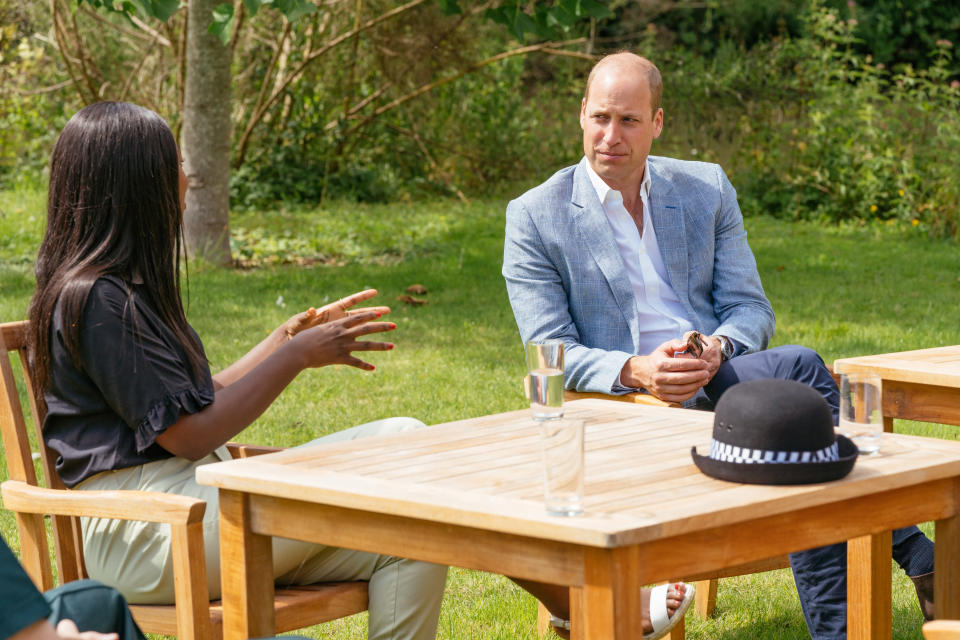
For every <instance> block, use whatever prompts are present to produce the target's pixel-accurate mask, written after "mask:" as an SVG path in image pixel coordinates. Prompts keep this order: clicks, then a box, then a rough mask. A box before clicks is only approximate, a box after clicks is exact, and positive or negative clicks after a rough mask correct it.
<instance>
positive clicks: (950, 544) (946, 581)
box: [933, 489, 960, 620]
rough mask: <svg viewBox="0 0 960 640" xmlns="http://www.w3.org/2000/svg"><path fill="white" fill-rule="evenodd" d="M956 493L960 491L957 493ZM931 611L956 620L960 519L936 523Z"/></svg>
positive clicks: (959, 588) (959, 599)
mask: <svg viewBox="0 0 960 640" xmlns="http://www.w3.org/2000/svg"><path fill="white" fill-rule="evenodd" d="M958 490H960V489H958ZM934 526H935V535H936V541H937V543H936V546H935V547H934V551H933V554H934V566H935V573H934V574H933V610H934V617H935V618H937V619H938V620H939V619H944V620H949V619H957V618H960V516H952V517H950V518H944V519H943V520H937V521H936V524H935V525H934Z"/></svg>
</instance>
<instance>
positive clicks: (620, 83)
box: [580, 65, 663, 191]
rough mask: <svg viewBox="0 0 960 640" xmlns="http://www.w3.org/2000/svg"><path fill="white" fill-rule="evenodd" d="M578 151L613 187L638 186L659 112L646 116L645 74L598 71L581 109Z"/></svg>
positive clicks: (660, 124)
mask: <svg viewBox="0 0 960 640" xmlns="http://www.w3.org/2000/svg"><path fill="white" fill-rule="evenodd" d="M580 127H581V128H582V129H583V152H584V154H585V155H586V156H587V160H588V161H589V162H590V166H591V167H593V170H594V171H596V172H597V175H599V176H600V177H601V178H603V180H604V181H605V182H606V183H607V184H608V185H610V186H611V187H612V188H614V189H617V190H618V191H623V190H624V189H625V188H629V187H634V188H635V187H636V186H639V184H640V181H641V180H642V178H643V170H644V167H645V163H646V160H647V156H648V155H649V154H650V146H651V145H652V144H653V140H654V138H658V137H660V131H661V130H662V129H663V110H662V109H657V112H656V113H655V114H651V109H650V88H649V86H648V84H647V78H646V74H644V73H643V72H642V71H640V70H636V69H633V68H630V67H624V66H620V65H610V66H608V67H607V68H606V69H602V70H600V71H599V72H598V73H597V75H596V77H594V79H593V82H592V83H591V85H590V92H589V94H588V96H587V98H586V99H584V100H583V102H582V104H581V106H580Z"/></svg>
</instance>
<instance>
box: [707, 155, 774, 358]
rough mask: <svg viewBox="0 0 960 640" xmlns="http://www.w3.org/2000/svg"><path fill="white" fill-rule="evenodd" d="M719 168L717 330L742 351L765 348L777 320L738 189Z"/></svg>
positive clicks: (717, 332) (714, 293)
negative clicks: (745, 220) (754, 254)
mask: <svg viewBox="0 0 960 640" xmlns="http://www.w3.org/2000/svg"><path fill="white" fill-rule="evenodd" d="M716 170H717V181H718V188H719V190H720V211H719V213H718V215H717V217H716V222H715V227H714V236H715V251H714V266H713V267H714V277H713V307H714V313H715V314H716V317H717V319H718V320H719V321H720V326H718V327H717V328H716V329H715V330H714V333H715V334H719V335H724V336H727V337H728V338H733V339H734V340H735V341H736V342H738V343H740V345H741V346H742V349H741V350H740V353H749V352H753V351H761V350H763V349H765V348H766V347H767V344H768V343H769V342H770V339H771V338H772V337H773V331H774V327H775V324H776V319H775V316H774V313H773V307H772V306H771V305H770V301H769V300H767V297H766V295H765V294H764V292H763V285H762V284H761V283H760V274H759V273H758V271H757V261H756V259H755V258H754V256H753V252H752V251H751V250H750V246H749V245H748V244H747V232H746V230H745V229H744V226H743V215H742V214H741V213H740V206H739V205H738V204H737V192H736V190H735V189H734V188H733V185H732V184H730V180H728V179H727V176H726V174H725V173H724V172H723V169H721V168H720V167H719V166H717V169H716ZM738 355H739V354H738Z"/></svg>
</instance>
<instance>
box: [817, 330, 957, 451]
mask: <svg viewBox="0 0 960 640" xmlns="http://www.w3.org/2000/svg"><path fill="white" fill-rule="evenodd" d="M833 369H834V371H835V372H836V373H872V374H876V375H878V376H880V378H881V379H882V385H883V400H882V404H883V409H882V410H883V430H884V431H887V432H891V431H893V420H894V418H903V419H905V420H920V421H922V422H937V423H940V424H953V425H960V345H957V346H950V347H937V348H934V349H919V350H917V351H901V352H900V353H884V354H880V355H873V356H862V357H859V358H843V359H841V360H837V361H836V362H834V363H833Z"/></svg>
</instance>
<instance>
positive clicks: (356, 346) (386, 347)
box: [350, 340, 393, 351]
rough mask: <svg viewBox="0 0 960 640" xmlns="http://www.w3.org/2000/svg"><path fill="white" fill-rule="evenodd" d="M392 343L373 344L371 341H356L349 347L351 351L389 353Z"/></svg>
mask: <svg viewBox="0 0 960 640" xmlns="http://www.w3.org/2000/svg"><path fill="white" fill-rule="evenodd" d="M391 349H393V343H392V342H373V341H372V340H357V341H356V342H354V343H352V344H351V345H350V350H351V351H390V350H391Z"/></svg>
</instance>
